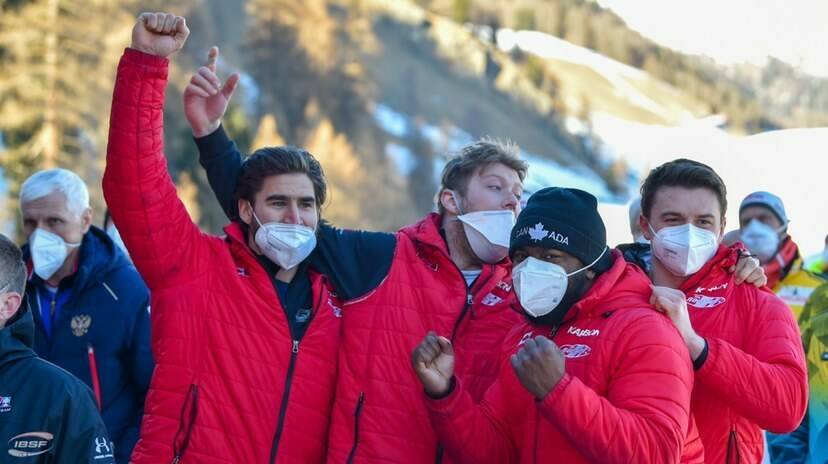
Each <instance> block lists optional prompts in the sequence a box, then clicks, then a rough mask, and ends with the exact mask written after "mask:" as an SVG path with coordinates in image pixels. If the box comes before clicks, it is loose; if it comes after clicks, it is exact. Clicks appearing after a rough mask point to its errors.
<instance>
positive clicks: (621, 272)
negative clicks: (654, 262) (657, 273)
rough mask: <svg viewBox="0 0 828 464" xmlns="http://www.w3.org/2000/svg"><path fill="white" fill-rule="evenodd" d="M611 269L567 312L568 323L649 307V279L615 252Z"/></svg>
mask: <svg viewBox="0 0 828 464" xmlns="http://www.w3.org/2000/svg"><path fill="white" fill-rule="evenodd" d="M612 258H613V263H612V267H610V268H609V270H607V271H606V272H604V273H603V274H601V275H600V276H598V279H597V280H596V281H595V283H594V284H592V288H590V289H589V291H588V292H587V293H586V295H584V297H583V298H582V299H581V301H579V302H578V303H577V304H575V306H573V307H572V309H571V310H570V314H572V315H573V316H571V318H567V319H569V320H570V322H571V321H574V320H576V319H585V318H589V317H593V316H595V315H597V314H598V313H601V312H606V311H612V310H614V309H620V308H623V307H628V306H644V305H648V304H649V298H650V294H651V293H652V292H651V290H650V279H649V277H647V276H646V275H645V274H644V272H643V271H642V270H641V269H640V268H638V266H636V265H634V264H629V263H627V261H626V260H625V259H624V256H623V255H622V254H621V252H620V251H618V250H612Z"/></svg>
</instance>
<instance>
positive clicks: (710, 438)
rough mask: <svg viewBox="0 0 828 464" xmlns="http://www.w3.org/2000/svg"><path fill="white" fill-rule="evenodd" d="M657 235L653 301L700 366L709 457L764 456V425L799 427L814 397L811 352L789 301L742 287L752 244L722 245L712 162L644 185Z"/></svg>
mask: <svg viewBox="0 0 828 464" xmlns="http://www.w3.org/2000/svg"><path fill="white" fill-rule="evenodd" d="M641 197H642V200H641V210H642V214H641V218H640V222H641V230H643V231H644V235H645V237H646V238H647V239H649V240H650V241H651V242H652V249H653V260H652V271H651V273H650V277H651V278H652V281H653V283H654V284H655V285H657V287H656V288H655V290H654V303H655V305H656V307H657V308H658V309H660V310H662V311H664V312H665V313H666V314H667V315H668V316H669V317H670V319H672V320H673V322H674V324H675V325H676V327H677V328H678V329H679V332H680V333H681V334H682V337H683V339H684V341H685V343H686V345H687V348H688V350H689V351H690V355H691V356H692V359H693V364H694V368H695V371H696V373H695V386H694V389H693V397H692V413H693V416H694V418H695V421H696V424H697V425H698V429H699V435H700V436H701V440H702V443H703V445H704V454H705V462H709V463H717V464H718V463H745V462H747V463H759V462H761V461H762V455H763V450H764V444H763V439H762V429H764V430H768V431H770V432H773V433H787V432H790V431H792V430H793V429H795V428H796V427H797V426H798V425H799V423H800V421H801V420H802V417H803V415H804V414H805V408H806V406H807V400H808V383H807V374H806V369H805V357H804V353H803V349H802V342H801V340H800V336H799V329H798V328H797V326H796V322H795V321H794V318H793V315H792V314H791V311H790V309H788V307H787V306H786V305H785V304H784V303H783V302H782V301H781V300H780V299H779V298H777V297H776V296H775V295H774V294H773V293H772V292H771V291H770V290H769V289H767V288H761V289H760V288H756V287H754V286H751V285H736V280H735V278H734V276H733V275H731V274H730V272H729V271H730V269H731V268H732V267H733V266H734V265H735V264H736V262H737V261H738V259H739V257H740V255H741V254H742V253H744V250H743V249H742V248H740V245H736V246H734V247H731V248H726V247H724V246H721V245H720V243H721V240H722V235H723V233H724V229H725V221H724V217H725V211H726V210H727V200H726V198H727V193H726V189H725V185H724V182H723V181H722V179H721V178H720V177H719V176H718V175H717V174H716V173H715V172H714V171H713V170H712V169H711V168H710V167H709V166H706V165H704V164H701V163H698V162H695V161H692V160H686V159H679V160H676V161H672V162H669V163H666V164H664V165H662V166H660V167H658V168H656V169H654V170H653V171H652V172H651V173H650V175H649V176H648V177H647V179H646V180H645V182H644V184H643V186H642V188H641Z"/></svg>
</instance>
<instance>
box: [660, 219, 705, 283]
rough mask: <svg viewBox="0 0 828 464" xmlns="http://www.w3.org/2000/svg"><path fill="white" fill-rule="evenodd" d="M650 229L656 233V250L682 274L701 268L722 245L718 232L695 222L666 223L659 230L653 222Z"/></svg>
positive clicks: (674, 273)
mask: <svg viewBox="0 0 828 464" xmlns="http://www.w3.org/2000/svg"><path fill="white" fill-rule="evenodd" d="M650 231H652V233H653V235H654V237H653V243H652V244H653V254H654V255H655V257H656V258H658V260H659V261H660V262H661V264H663V265H664V267H666V268H667V270H668V271H670V272H671V273H672V274H673V275H676V276H679V277H685V276H689V275H691V274H695V273H696V272H698V271H699V269H701V268H702V267H703V266H704V265H705V264H707V262H708V261H710V259H711V258H712V257H713V256H714V255H715V254H716V250H718V249H719V241H718V237H716V234H714V233H713V232H711V231H709V230H706V229H702V228H699V227H696V226H694V225H693V224H689V223H688V224H682V225H680V226H672V227H664V228H662V229H661V230H659V231H658V232H656V231H655V230H653V226H650Z"/></svg>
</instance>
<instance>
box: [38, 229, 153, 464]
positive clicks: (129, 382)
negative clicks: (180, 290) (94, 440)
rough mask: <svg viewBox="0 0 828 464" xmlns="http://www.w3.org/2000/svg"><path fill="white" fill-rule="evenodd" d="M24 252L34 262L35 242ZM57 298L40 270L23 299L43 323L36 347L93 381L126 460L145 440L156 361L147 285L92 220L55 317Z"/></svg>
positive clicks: (117, 453)
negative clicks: (144, 423)
mask: <svg viewBox="0 0 828 464" xmlns="http://www.w3.org/2000/svg"><path fill="white" fill-rule="evenodd" d="M23 253H24V258H25V259H26V261H27V262H28V263H30V253H29V249H28V246H25V247H23ZM52 299H53V296H52V295H51V294H50V293H49V292H48V290H46V287H45V284H44V282H43V281H42V280H41V279H40V278H39V277H38V276H37V275H36V274H34V273H32V274H31V277H30V279H29V284H28V286H27V289H26V295H25V298H24V302H23V305H24V306H26V307H27V308H28V309H29V311H31V314H32V317H33V319H34V322H35V342H34V349H35V351H36V352H37V354H38V356H40V357H41V358H43V359H45V360H47V361H49V362H52V363H54V364H57V365H58V366H60V367H62V368H64V369H66V370H67V371H69V372H71V373H72V374H74V375H75V376H76V377H78V378H79V379H81V380H83V381H84V382H85V383H86V384H87V385H88V386H89V387H90V388H92V390H93V392H94V393H95V397H96V400H97V401H99V402H100V406H101V415H102V416H103V420H104V423H105V424H106V427H107V429H108V430H109V436H110V437H111V438H112V441H113V442H114V444H115V457H116V460H117V462H118V463H126V462H128V460H129V455H130V454H131V452H132V448H133V447H134V446H135V443H136V441H137V440H138V431H139V427H140V424H141V416H142V415H143V411H144V397H145V396H146V394H147V389H148V388H149V382H150V377H151V376H152V370H153V368H154V363H153V359H152V352H151V350H150V320H149V292H148V290H147V287H146V286H145V285H144V282H143V280H141V277H140V275H139V274H138V272H137V271H136V270H135V268H134V267H133V265H132V263H131V262H130V261H129V259H128V258H127V257H126V254H125V253H124V252H123V251H122V250H121V249H120V248H119V247H118V246H117V245H115V243H114V242H113V241H112V240H111V239H110V238H109V236H107V235H106V233H105V232H103V231H102V230H101V229H98V228H96V227H92V228H90V230H89V232H88V233H87V234H86V235H85V236H84V238H83V242H82V243H81V247H80V257H79V260H78V269H77V272H75V274H74V275H73V276H72V277H68V278H66V279H64V280H63V281H62V282H61V284H60V288H59V289H58V292H57V295H56V296H55V297H54V299H55V302H56V305H55V306H56V308H55V311H54V316H53V318H52V322H51V323H49V322H48V321H46V319H48V318H49V317H50V314H51V308H50V301H51V300H52ZM49 325H51V330H49V331H48V332H49V334H47V327H48V326H49Z"/></svg>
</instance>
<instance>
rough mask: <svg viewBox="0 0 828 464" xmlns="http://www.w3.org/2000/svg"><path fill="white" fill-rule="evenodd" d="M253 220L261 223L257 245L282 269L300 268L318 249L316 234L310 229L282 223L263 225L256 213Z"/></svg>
mask: <svg viewBox="0 0 828 464" xmlns="http://www.w3.org/2000/svg"><path fill="white" fill-rule="evenodd" d="M251 210H252V207H251ZM253 218H255V219H256V222H258V223H259V230H257V231H256V236H255V240H256V245H258V246H259V249H260V250H262V253H264V255H265V256H267V258H268V259H270V260H271V261H273V262H274V263H276V264H278V265H279V267H281V268H282V269H293V268H294V267H296V266H298V265H299V263H301V262H302V261H304V259H305V258H307V257H308V255H310V254H311V252H312V251H313V249H314V248H316V233H314V230H313V229H311V228H310V227H307V226H303V225H300V224H282V223H280V222H268V223H267V224H262V222H261V221H259V218H258V217H257V216H256V213H255V212H254V213H253Z"/></svg>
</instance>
